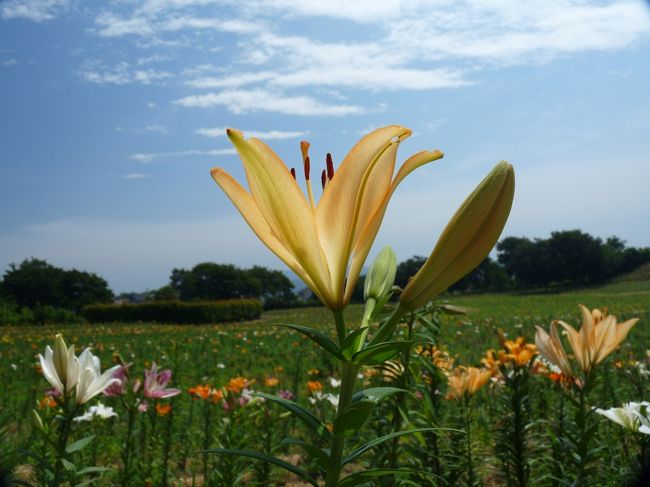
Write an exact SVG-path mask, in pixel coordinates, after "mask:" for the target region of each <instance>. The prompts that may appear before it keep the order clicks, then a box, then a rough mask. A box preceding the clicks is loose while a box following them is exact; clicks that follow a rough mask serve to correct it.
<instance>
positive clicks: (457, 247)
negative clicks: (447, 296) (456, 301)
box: [400, 161, 515, 309]
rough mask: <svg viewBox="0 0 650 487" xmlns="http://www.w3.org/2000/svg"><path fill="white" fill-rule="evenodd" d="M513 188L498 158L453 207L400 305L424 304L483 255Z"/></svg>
mask: <svg viewBox="0 0 650 487" xmlns="http://www.w3.org/2000/svg"><path fill="white" fill-rule="evenodd" d="M514 192H515V172H514V169H513V168H512V166H511V165H510V164H508V163H507V162H505V161H502V162H500V163H499V164H497V165H496V166H495V167H494V169H492V171H490V173H489V174H488V175H487V176H486V177H485V179H483V181H481V183H480V184H479V185H478V186H477V187H476V189H475V190H474V191H473V192H472V193H471V194H470V195H469V196H468V197H467V199H466V200H465V201H464V202H463V204H462V205H461V206H460V208H458V210H456V213H455V214H454V216H453V217H452V219H451V220H450V221H449V223H448V224H447V226H446V227H445V229H444V231H443V232H442V235H441V236H440V238H439V239H438V242H437V243H436V246H435V248H434V249H433V252H432V253H431V255H430V256H429V258H428V259H427V261H426V262H425V263H424V265H423V266H422V268H421V269H420V270H419V271H418V272H417V274H416V275H415V276H414V277H413V279H411V280H410V281H409V283H408V284H407V285H406V288H405V289H404V292H403V293H402V295H401V296H400V304H401V305H402V306H403V307H404V308H406V309H416V308H419V307H420V306H422V305H424V304H426V303H427V302H428V301H430V300H431V299H433V298H435V297H436V296H437V295H438V294H440V293H441V292H443V291H445V290H446V289H447V288H448V287H449V286H451V285H452V284H453V283H455V282H456V281H458V280H459V279H461V278H462V277H463V276H465V275H466V274H468V273H469V272H470V271H472V270H473V269H474V268H475V267H476V266H477V265H479V264H480V263H481V262H482V261H483V259H485V257H487V255H488V254H489V253H490V250H492V247H494V244H495V243H496V242H497V240H498V238H499V236H500V235H501V231H502V230H503V227H504V226H505V224H506V220H507V219H508V215H509V214H510V208H511V206H512V199H513V197H514Z"/></svg>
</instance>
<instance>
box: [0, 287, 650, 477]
mask: <svg viewBox="0 0 650 487" xmlns="http://www.w3.org/2000/svg"><path fill="white" fill-rule="evenodd" d="M582 303H584V304H587V305H590V306H591V307H596V306H598V307H599V308H600V309H601V311H602V312H603V316H600V315H598V314H597V312H596V314H594V315H593V316H595V317H596V319H595V322H596V323H598V320H600V323H602V322H603V321H602V320H606V319H608V318H606V317H605V316H604V313H605V311H604V308H605V307H607V308H608V309H609V310H610V311H611V313H612V314H615V315H616V316H617V317H618V325H617V326H618V327H620V326H621V325H622V324H623V322H625V321H626V320H628V319H631V318H635V317H638V318H641V322H640V323H639V324H638V325H636V326H633V327H632V329H631V330H630V332H629V336H628V337H627V338H626V339H625V340H622V341H621V344H620V346H619V347H618V348H617V349H612V350H607V353H606V354H603V356H602V357H598V358H595V360H594V362H598V363H597V365H594V366H593V367H591V369H590V372H589V374H588V375H586V376H585V375H583V374H582V373H581V372H580V369H581V362H580V360H581V358H580V357H577V356H575V354H574V353H573V351H572V348H571V344H570V342H569V340H568V338H570V337H568V336H567V337H564V336H563V337H562V340H563V343H564V344H565V345H564V348H565V349H566V350H567V355H566V358H567V361H566V362H563V361H562V358H561V357H560V358H558V357H554V356H553V355H552V354H553V351H550V352H549V351H548V350H542V349H541V348H540V349H537V348H536V347H535V346H534V343H535V333H536V328H535V327H536V326H539V327H541V329H542V331H538V345H542V343H544V342H543V341H542V342H540V341H539V340H540V338H541V339H543V338H544V337H545V333H546V332H548V330H549V325H550V324H551V322H552V321H553V320H562V321H564V322H566V323H567V324H568V325H571V326H573V327H574V328H576V329H579V327H580V323H581V321H583V320H584V316H583V315H582V313H581V311H580V309H579V308H578V305H579V304H582ZM388 307H390V305H389V306H388ZM461 307H463V308H464V309H461ZM649 308H650V285H645V284H641V283H639V284H636V285H634V284H629V283H628V284H619V285H614V286H610V287H608V288H602V289H597V290H593V291H589V292H575V293H566V294H558V295H530V296H506V295H494V296H478V297H458V298H450V299H449V306H444V307H441V306H436V307H431V306H429V307H426V308H423V309H420V310H418V311H417V312H416V313H413V314H412V316H410V317H407V318H406V319H403V320H402V321H401V322H400V323H399V325H398V328H397V332H396V333H397V335H398V336H399V337H400V338H401V339H403V340H405V341H409V342H410V343H412V345H411V346H410V347H408V348H406V349H402V350H400V351H399V352H398V353H396V354H394V355H393V356H391V357H390V358H389V359H388V360H386V361H384V362H382V363H381V364H378V365H364V366H362V367H359V369H358V371H357V375H358V380H357V382H356V384H357V390H365V391H374V394H375V395H376V396H377V397H376V398H374V399H376V401H374V403H373V404H372V406H373V407H371V408H368V409H369V411H368V412H367V419H366V421H364V422H363V423H365V424H359V425H356V424H352V425H351V426H349V427H348V428H347V431H348V432H346V443H347V444H348V445H349V449H348V450H347V451H346V452H345V454H346V456H345V457H343V460H348V461H347V462H342V463H343V467H342V473H341V477H342V478H343V480H345V479H346V478H349V479H350V480H349V481H348V483H345V484H344V483H341V485H481V484H483V485H549V486H551V485H563V484H564V483H565V482H566V481H567V480H571V479H576V478H581V479H582V480H581V484H580V485H624V484H625V483H626V482H627V483H629V482H631V481H632V479H633V478H635V476H637V475H638V473H639V471H640V468H641V466H642V465H644V464H645V462H646V454H647V447H648V442H647V440H646V438H647V436H646V434H645V433H646V431H644V428H645V429H646V430H647V432H650V429H648V428H650V423H649V422H648V419H647V415H646V411H645V406H644V404H646V403H643V401H644V400H645V399H647V397H646V395H647V391H648V385H649V384H650V377H649V376H650V371H649V370H648V368H647V362H646V360H647V356H646V348H645V347H646V345H647V338H648V332H647V331H646V330H647V325H645V322H646V321H647V316H648V309H649ZM347 311H348V313H347V316H346V326H348V327H349V328H351V329H355V328H356V327H358V325H359V323H360V322H361V321H362V319H363V316H362V315H363V308H362V307H356V306H351V307H349V308H348V310H347ZM328 314H329V313H328V312H327V311H326V310H325V309H323V308H309V309H302V310H297V311H296V310H294V311H276V312H270V313H265V314H264V316H263V319H262V320H260V321H257V322H252V323H241V324H234V325H227V326H196V327H192V326H191V327H187V326H164V325H150V324H116V325H110V326H106V325H85V326H79V327H72V326H71V327H69V328H56V329H54V328H47V327H46V328H3V329H1V330H0V374H1V378H2V384H3V393H2V395H0V409H1V411H2V412H1V413H0V415H1V416H2V417H3V424H4V427H5V429H6V431H5V433H4V436H3V439H2V447H0V452H2V453H1V454H2V455H3V457H2V460H3V462H4V463H5V465H4V467H5V468H6V467H7V466H8V465H9V464H8V463H7V462H9V460H13V465H15V466H17V469H16V470H15V472H14V474H13V477H14V478H16V479H20V480H22V481H24V482H27V483H29V484H33V485H60V484H65V483H66V482H69V483H70V485H77V484H81V483H83V482H90V481H92V482H94V483H96V484H97V485H218V486H229V485H259V486H265V485H309V484H310V483H314V485H315V484H317V483H319V482H320V481H321V480H319V479H323V477H324V469H325V468H326V467H325V466H323V463H325V461H326V458H323V457H324V455H322V454H319V453H318V451H319V450H320V449H319V448H317V447H316V446H315V445H312V442H314V440H317V441H323V443H324V445H326V443H327V440H328V438H329V436H331V434H332V432H333V431H334V424H335V422H336V421H337V414H336V413H337V405H338V402H339V398H340V395H341V394H342V391H341V379H342V377H341V373H340V369H339V368H338V367H337V364H336V361H335V360H333V359H332V357H331V355H330V354H329V353H327V352H326V351H325V350H323V348H321V347H319V346H318V345H317V344H316V343H314V342H313V341H312V340H309V339H308V337H307V336H306V335H305V334H303V333H300V332H299V331H297V330H291V329H288V328H286V327H283V326H279V325H283V324H291V323H301V324H302V325H305V326H309V327H311V328H313V329H314V330H318V331H320V332H323V333H325V334H327V335H331V334H332V333H333V330H331V329H330V328H329V325H328V324H327V323H328V319H329V316H328ZM587 315H591V312H587ZM379 320H380V321H381V318H379ZM560 326H561V325H560ZM583 326H584V324H583ZM596 326H597V327H598V326H600V325H596ZM500 330H501V331H500ZM374 331H375V330H371V333H372V332H374ZM58 333H61V334H63V337H64V339H65V341H66V342H67V344H75V345H76V347H75V349H73V350H72V353H76V355H78V356H79V361H80V362H82V363H83V361H88V360H93V359H92V358H91V357H96V358H97V359H98V360H99V361H100V363H101V366H100V367H101V371H102V373H103V372H104V371H109V372H110V373H109V374H107V375H106V379H107V380H108V382H109V383H108V384H106V383H105V384H101V383H100V382H98V381H100V379H101V377H102V376H101V374H100V375H98V376H97V377H94V378H93V379H94V380H95V382H93V380H88V381H86V383H85V385H84V386H83V387H82V386H78V387H77V388H76V389H77V391H76V394H77V395H78V396H79V395H84V394H86V396H88V397H89V399H85V398H81V397H80V398H79V401H72V402H71V403H73V404H72V405H71V403H67V402H66V401H62V399H61V395H60V394H57V387H56V385H55V384H53V381H52V380H50V379H52V377H51V373H52V372H51V371H48V370H46V369H47V367H48V365H47V364H48V356H47V355H48V352H46V348H47V347H48V346H49V347H51V349H52V350H53V351H52V353H53V354H54V355H53V356H52V357H50V359H51V361H50V363H54V364H56V361H57V360H61V357H60V356H59V357H57V340H60V339H57V338H56V335H57V334H58ZM551 334H552V333H551ZM546 343H550V342H546ZM86 347H90V351H88V352H82V350H84V349H85V348H86ZM61 350H65V348H61V346H59V351H61ZM539 351H544V354H543V356H540V355H539V354H538V352H539ZM39 354H40V355H42V356H43V359H42V360H39ZM84 354H86V355H85V357H83V356H84ZM605 355H607V356H605ZM551 358H555V360H550V359H551ZM601 358H602V360H601ZM583 359H584V360H587V361H588V360H589V357H587V356H586V355H585V356H584V357H583ZM592 359H594V357H592ZM566 367H568V369H567V368H566ZM48 374H49V375H50V377H49V378H48ZM114 378H119V379H121V381H120V382H118V381H116V380H112V379H114ZM584 380H588V381H589V382H588V383H587V384H586V386H587V387H583V386H584V385H585V384H584V383H581V381H584ZM96 386H97V387H96ZM104 386H106V388H104V389H103V390H102V391H101V392H97V389H101V388H102V387H104ZM93 388H95V390H93ZM402 391H408V392H402ZM368 394H369V395H370V394H371V393H368ZM90 396H92V397H90ZM273 397H279V398H281V399H282V400H284V401H285V402H284V403H281V402H280V400H278V399H272V398H273ZM357 403H363V401H357ZM626 403H632V404H629V405H628V406H627V409H618V410H613V409H610V408H621V407H623V405H624V404H626ZM294 404H295V405H296V408H293V405H294ZM353 404H355V403H354V402H353ZM70 408H72V409H74V411H70ZM596 408H598V409H596ZM292 409H293V410H292ZM360 410H361V409H360ZM305 411H309V412H310V413H309V414H310V415H309V416H307V413H305ZM296 412H297V413H298V414H292V413H296ZM598 413H601V414H598ZM357 414H358V415H363V414H366V413H365V412H359V411H357ZM66 418H69V421H68V423H69V425H68V429H69V436H68V438H67V439H66V440H65V444H64V445H63V446H61V444H60V443H59V442H58V441H59V440H60V427H61V423H66ZM608 418H609V419H608ZM310 421H311V422H312V424H311V426H312V427H309V422H310ZM353 423H354V421H353ZM616 423H619V424H616ZM319 425H323V426H324V429H323V431H320V430H319V429H318V428H319ZM57 448H59V449H61V451H60V452H57ZM211 450H212V451H211ZM210 451H211V452H210ZM320 451H324V452H325V453H327V448H323V449H322V450H320ZM206 452H208V453H206ZM232 452H248V453H245V454H243V455H242V454H239V455H238V454H234V453H232ZM251 452H256V453H258V454H259V456H258V457H254V456H253V454H252V453H251ZM267 457H268V458H273V459H277V462H276V463H275V465H274V464H273V463H272V462H268V461H263V460H264V458H266V459H267V460H268V458H267ZM284 463H286V464H284ZM292 470H294V471H292ZM362 472H375V476H365V477H364V476H362V475H360V474H361V473H362ZM4 473H5V474H8V472H4ZM355 474H356V475H357V477H355ZM579 476H582V477H579Z"/></svg>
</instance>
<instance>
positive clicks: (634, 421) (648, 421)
mask: <svg viewBox="0 0 650 487" xmlns="http://www.w3.org/2000/svg"><path fill="white" fill-rule="evenodd" d="M648 408H650V403H649V402H647V401H643V402H628V403H625V404H623V407H620V408H609V409H596V412H597V413H598V414H602V415H603V416H605V417H606V418H607V419H610V420H612V421H614V422H615V423H617V424H620V425H621V426H623V427H624V428H625V429H628V430H630V431H634V432H635V433H644V434H646V435H648V434H650V418H649V417H648V412H649V411H648Z"/></svg>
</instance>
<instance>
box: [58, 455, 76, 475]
mask: <svg viewBox="0 0 650 487" xmlns="http://www.w3.org/2000/svg"><path fill="white" fill-rule="evenodd" d="M61 463H62V464H63V467H64V468H65V469H66V470H67V471H69V472H74V471H75V470H76V469H77V467H75V466H74V463H72V462H69V461H68V460H66V459H65V458H62V459H61Z"/></svg>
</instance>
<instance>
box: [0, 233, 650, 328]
mask: <svg viewBox="0 0 650 487" xmlns="http://www.w3.org/2000/svg"><path fill="white" fill-rule="evenodd" d="M496 251H497V252H496V253H497V258H496V260H494V259H492V258H490V257H488V258H486V259H485V260H484V261H483V262H482V263H481V264H480V265H479V266H478V267H477V268H476V269H475V270H474V271H473V272H472V273H470V274H468V275H467V276H465V277H464V278H463V279H461V280H460V281H459V282H457V283H456V284H454V285H453V286H452V287H451V288H450V291H451V292H457V293H468V292H499V291H507V290H530V289H543V290H549V289H554V288H558V287H572V286H589V285H594V284H600V283H603V282H606V281H608V280H611V279H612V278H613V277H616V276H618V275H621V274H625V273H627V272H630V271H632V270H634V269H636V268H638V267H639V266H641V265H643V264H645V263H647V262H650V248H647V247H646V248H635V247H627V246H626V245H625V242H624V241H622V240H621V239H619V238H618V237H609V238H607V239H606V240H605V241H603V240H601V239H600V238H597V237H593V236H591V235H589V234H588V233H585V232H582V231H580V230H565V231H557V232H552V233H551V235H550V237H549V238H545V239H539V238H538V239H529V238H526V237H506V238H504V239H502V240H501V241H500V242H499V243H498V244H497V246H496ZM425 260H426V259H425V258H424V257H419V256H413V257H411V258H409V259H407V260H405V261H403V262H401V263H400V264H399V265H398V267H397V275H396V280H395V284H396V285H397V286H400V287H404V286H405V285H406V282H407V281H408V279H409V277H411V276H413V275H415V273H416V272H417V271H418V269H419V268H420V267H421V266H422V264H423V263H424V261H425ZM249 297H254V298H257V299H259V300H260V301H262V302H263V303H264V307H265V308H266V309H271V308H288V307H295V306H304V305H308V304H315V303H316V302H317V301H316V300H315V298H314V297H313V295H312V294H311V292H310V291H309V290H306V289H302V290H298V292H296V291H295V290H294V285H293V283H292V282H291V280H290V279H289V278H288V277H287V276H286V275H285V274H284V273H282V272H280V271H275V270H270V269H267V268H265V267H262V266H254V267H251V268H249V269H242V268H239V267H237V266H234V265H232V264H218V263H213V262H203V263H200V264H197V265H195V266H194V267H192V268H191V269H178V268H175V269H173V270H172V272H171V275H170V278H169V283H168V284H167V285H165V286H163V287H161V288H160V289H156V290H153V291H147V292H144V293H122V294H120V295H118V296H115V295H114V293H113V292H112V291H111V289H110V288H109V286H108V283H107V282H106V280H105V279H103V278H102V277H100V276H98V275H97V274H92V273H88V272H84V271H79V270H76V269H72V270H65V269H61V268H58V267H55V266H53V265H51V264H49V263H48V262H46V261H44V260H40V259H34V258H32V259H27V260H25V261H23V262H22V263H21V264H20V265H15V264H11V265H10V266H9V268H8V269H7V271H6V272H5V274H4V276H3V279H2V280H1V281H0V323H2V322H12V321H15V322H16V321H22V322H24V321H36V322H39V321H40V322H44V321H69V320H70V319H73V318H74V317H75V316H76V315H75V313H78V312H79V311H80V309H81V308H82V307H83V306H85V305H87V304H96V303H109V302H113V301H115V300H116V299H117V300H119V301H122V302H143V301H174V300H180V301H204V300H215V299H231V298H249ZM362 300H363V276H362V277H361V278H360V279H359V282H358V283H357V286H356V289H355V292H354V294H353V301H357V302H361V301H362Z"/></svg>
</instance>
